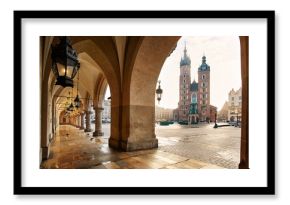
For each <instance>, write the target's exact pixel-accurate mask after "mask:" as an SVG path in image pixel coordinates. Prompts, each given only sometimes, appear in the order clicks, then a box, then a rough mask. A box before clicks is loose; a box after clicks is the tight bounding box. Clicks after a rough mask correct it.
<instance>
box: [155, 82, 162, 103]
mask: <svg viewBox="0 0 290 205" xmlns="http://www.w3.org/2000/svg"><path fill="white" fill-rule="evenodd" d="M158 83H159V86H158V88H157V89H156V94H157V100H158V104H159V102H160V100H161V97H162V93H163V90H162V89H161V87H160V83H161V81H160V80H159V81H158Z"/></svg>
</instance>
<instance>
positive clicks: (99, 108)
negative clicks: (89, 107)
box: [94, 107, 104, 111]
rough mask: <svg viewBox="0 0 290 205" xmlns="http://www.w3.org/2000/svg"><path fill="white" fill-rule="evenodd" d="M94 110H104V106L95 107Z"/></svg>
mask: <svg viewBox="0 0 290 205" xmlns="http://www.w3.org/2000/svg"><path fill="white" fill-rule="evenodd" d="M94 110H95V111H102V110H104V108H103V107H94Z"/></svg>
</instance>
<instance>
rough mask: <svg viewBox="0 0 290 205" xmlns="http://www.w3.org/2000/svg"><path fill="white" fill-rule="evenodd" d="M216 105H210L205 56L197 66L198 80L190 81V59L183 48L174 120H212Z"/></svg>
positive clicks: (208, 78) (189, 121)
mask: <svg viewBox="0 0 290 205" xmlns="http://www.w3.org/2000/svg"><path fill="white" fill-rule="evenodd" d="M216 112H217V111H216V107H215V106H212V105H210V66H209V65H208V64H207V63H206V56H203V57H202V63H201V65H200V66H199V67H198V82H196V81H195V80H193V82H192V83H191V60H190V58H189V56H188V55H187V49H186V47H185V48H184V54H183V57H182V58H181V60H180V76H179V102H178V108H177V109H175V110H174V112H173V116H174V120H175V121H187V122H188V123H189V124H194V123H198V122H200V121H203V122H204V121H206V122H209V121H214V119H215V117H214V115H215V113H216Z"/></svg>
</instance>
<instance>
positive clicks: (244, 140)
mask: <svg viewBox="0 0 290 205" xmlns="http://www.w3.org/2000/svg"><path fill="white" fill-rule="evenodd" d="M240 44H241V73H242V118H243V121H242V134H241V152H240V164H239V169H249V124H248V120H249V104H248V102H249V101H248V100H249V93H248V90H249V87H248V86H249V80H248V79H249V37H248V36H240Z"/></svg>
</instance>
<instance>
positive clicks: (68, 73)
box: [51, 36, 80, 87]
mask: <svg viewBox="0 0 290 205" xmlns="http://www.w3.org/2000/svg"><path fill="white" fill-rule="evenodd" d="M59 39H60V43H59V44H57V45H56V46H51V51H52V52H51V59H52V68H51V69H52V71H53V73H54V75H55V77H56V83H55V84H56V85H61V86H62V87H73V78H74V77H75V75H76V74H77V72H78V70H79V68H80V63H79V61H78V56H77V52H76V50H74V49H73V48H72V46H71V42H70V40H69V38H68V37H67V36H62V37H59Z"/></svg>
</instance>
